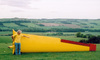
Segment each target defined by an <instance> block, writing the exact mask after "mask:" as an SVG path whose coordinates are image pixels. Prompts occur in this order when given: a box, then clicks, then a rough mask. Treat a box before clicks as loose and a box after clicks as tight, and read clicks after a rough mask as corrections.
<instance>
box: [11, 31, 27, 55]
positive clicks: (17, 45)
mask: <svg viewBox="0 0 100 60" xmlns="http://www.w3.org/2000/svg"><path fill="white" fill-rule="evenodd" d="M21 33H22V31H21V30H18V31H17V34H14V35H12V36H11V37H12V39H13V41H14V42H15V55H21V52H20V50H21V43H20V40H21V37H27V38H29V37H28V36H25V35H22V34H21Z"/></svg>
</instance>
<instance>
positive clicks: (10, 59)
mask: <svg viewBox="0 0 100 60" xmlns="http://www.w3.org/2000/svg"><path fill="white" fill-rule="evenodd" d="M10 45H11V43H8V44H5V43H0V60H99V59H100V44H97V51H95V52H90V51H88V52H55V53H52V52H51V53H22V55H20V56H19V55H17V56H16V55H12V49H9V48H8V46H10Z"/></svg>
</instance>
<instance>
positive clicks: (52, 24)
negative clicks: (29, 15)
mask: <svg viewBox="0 0 100 60" xmlns="http://www.w3.org/2000/svg"><path fill="white" fill-rule="evenodd" d="M39 24H43V25H44V26H66V27H70V28H80V26H78V25H73V24H57V23H39Z"/></svg>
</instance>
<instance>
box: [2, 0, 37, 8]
mask: <svg viewBox="0 0 100 60" xmlns="http://www.w3.org/2000/svg"><path fill="white" fill-rule="evenodd" d="M30 1H31V0H0V5H8V6H12V7H19V8H29V7H30V6H29V4H30V3H31V2H30ZM34 1H35V0H34Z"/></svg>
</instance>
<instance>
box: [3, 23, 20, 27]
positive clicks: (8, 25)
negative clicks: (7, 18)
mask: <svg viewBox="0 0 100 60" xmlns="http://www.w3.org/2000/svg"><path fill="white" fill-rule="evenodd" d="M3 25H4V26H7V27H18V25H16V24H15V23H3Z"/></svg>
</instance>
